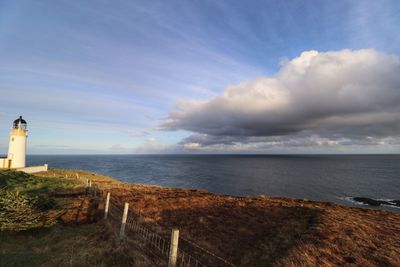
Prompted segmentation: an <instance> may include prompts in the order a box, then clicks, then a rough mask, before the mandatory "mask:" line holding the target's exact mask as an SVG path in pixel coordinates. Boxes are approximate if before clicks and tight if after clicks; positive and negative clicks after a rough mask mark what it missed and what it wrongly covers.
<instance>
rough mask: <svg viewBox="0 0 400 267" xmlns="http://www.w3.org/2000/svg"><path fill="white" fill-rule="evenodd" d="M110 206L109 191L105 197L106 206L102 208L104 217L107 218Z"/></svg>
mask: <svg viewBox="0 0 400 267" xmlns="http://www.w3.org/2000/svg"><path fill="white" fill-rule="evenodd" d="M109 206H110V192H108V193H107V198H106V206H105V208H104V219H107V216H108V207H109Z"/></svg>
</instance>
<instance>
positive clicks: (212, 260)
mask: <svg viewBox="0 0 400 267" xmlns="http://www.w3.org/2000/svg"><path fill="white" fill-rule="evenodd" d="M89 185H90V188H91V189H90V191H89V192H90V194H91V195H92V196H98V197H99V196H101V195H102V192H101V190H100V189H99V187H97V185H95V184H93V183H92V184H91V183H90V182H89ZM120 188H121V187H117V186H112V187H109V188H107V189H120ZM103 190H104V189H103ZM106 213H107V215H106V218H109V221H110V222H111V223H112V224H113V225H115V227H116V229H117V227H118V226H120V227H121V226H122V224H125V226H124V231H125V233H124V235H125V238H134V239H137V240H140V241H141V242H142V243H143V244H144V245H145V246H146V248H147V249H148V250H149V252H151V253H152V255H153V256H156V257H158V258H159V259H160V260H165V261H167V260H171V242H172V238H171V240H170V238H169V237H168V234H166V233H168V231H166V230H165V229H163V227H162V226H160V225H158V224H156V226H157V228H158V229H163V230H158V231H157V230H154V229H151V228H150V227H149V226H148V225H145V223H143V222H144V221H146V220H145V218H144V217H142V216H141V215H140V214H137V213H135V212H134V211H132V210H127V216H126V222H123V214H124V209H123V207H122V204H121V203H120V202H119V201H118V199H116V198H115V197H113V196H111V197H110V199H109V203H108V210H107V211H106ZM177 246H178V244H177ZM175 257H176V259H175V265H174V266H179V267H205V266H221V267H226V266H229V267H234V266H235V265H234V264H232V263H231V262H229V261H228V260H226V259H224V258H222V257H220V256H218V255H216V254H215V253H213V252H212V251H210V250H208V249H206V248H204V247H202V246H200V245H198V244H197V243H195V242H193V241H191V240H189V239H187V238H185V237H183V236H180V237H179V246H178V249H177V251H176V255H175Z"/></svg>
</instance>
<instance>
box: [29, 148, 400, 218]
mask: <svg viewBox="0 0 400 267" xmlns="http://www.w3.org/2000/svg"><path fill="white" fill-rule="evenodd" d="M27 163H28V165H39V164H44V163H47V164H49V167H50V168H64V169H79V170H87V171H91V172H96V173H100V174H103V175H107V176H112V177H114V178H117V179H119V180H121V181H124V182H130V183H139V184H150V185H160V186H166V187H178V188H187V189H199V188H200V189H204V190H207V191H208V192H213V193H217V194H224V195H235V196H257V195H268V196H274V197H290V198H298V199H308V200H318V201H330V202H336V203H339V204H345V205H352V206H354V205H356V206H357V205H360V204H359V203H357V202H354V201H353V200H352V198H353V197H368V198H373V199H384V200H393V199H400V155H30V156H28V157H27ZM384 208H385V207H384ZM386 209H387V208H386ZM388 209H397V211H400V209H398V208H388Z"/></svg>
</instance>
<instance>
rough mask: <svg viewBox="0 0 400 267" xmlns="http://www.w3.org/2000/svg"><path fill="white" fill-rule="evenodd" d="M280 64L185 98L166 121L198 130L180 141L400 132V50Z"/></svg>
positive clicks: (332, 138)
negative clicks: (207, 94) (265, 73)
mask: <svg viewBox="0 0 400 267" xmlns="http://www.w3.org/2000/svg"><path fill="white" fill-rule="evenodd" d="M281 64H282V66H281V69H280V70H279V71H278V73H276V74H275V75H273V76H270V77H261V78H258V79H256V80H254V81H249V82H242V83H240V84H238V85H236V86H229V87H228V88H226V90H225V91H224V92H223V93H222V94H221V95H219V96H216V97H214V98H213V99H211V100H209V101H193V100H184V101H181V102H180V103H179V104H178V107H177V108H176V109H175V110H174V111H172V112H171V113H170V114H169V117H168V118H167V119H166V120H165V121H164V122H163V123H162V127H163V128H164V129H165V130H178V129H183V130H188V131H191V132H194V133H197V134H195V135H193V136H192V137H189V138H187V139H186V140H183V141H182V143H183V144H194V143H198V144H199V145H203V146H204V145H217V144H225V145H226V144H230V145H233V144H238V143H254V142H260V139H262V140H261V142H268V141H270V139H271V138H272V137H275V138H276V137H285V142H288V140H297V141H298V140H300V141H301V140H302V142H305V143H307V142H306V141H305V139H304V138H305V137H310V136H317V137H318V138H320V139H323V140H325V139H326V140H325V141H324V142H323V144H325V145H338V144H340V142H338V141H337V139H343V140H350V141H349V142H350V143H351V142H355V143H356V141H355V140H365V139H366V137H367V136H370V137H373V138H377V139H382V138H388V137H396V136H399V135H400V105H399V103H400V75H399V73H400V59H399V57H398V56H395V55H390V54H385V53H381V52H378V51H376V50H373V49H364V50H357V51H351V50H340V51H332V52H317V51H306V52H303V53H302V54H301V55H300V56H299V57H297V58H294V59H292V60H288V61H285V62H283V61H282V62H281ZM193 139H195V140H193ZM293 142H294V141H292V143H293ZM294 143H297V142H294ZM342 143H343V142H342ZM288 145H290V144H288ZM314 145H318V143H315V144H314Z"/></svg>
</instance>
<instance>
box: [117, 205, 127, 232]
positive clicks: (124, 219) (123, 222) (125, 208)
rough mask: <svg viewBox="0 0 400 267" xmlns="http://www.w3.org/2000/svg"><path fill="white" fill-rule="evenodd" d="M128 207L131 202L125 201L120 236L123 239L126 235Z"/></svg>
mask: <svg viewBox="0 0 400 267" xmlns="http://www.w3.org/2000/svg"><path fill="white" fill-rule="evenodd" d="M128 208H129V203H125V206H124V213H123V214H122V221H121V229H120V231H119V238H121V239H122V238H123V237H124V235H125V225H126V219H127V218H128Z"/></svg>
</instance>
